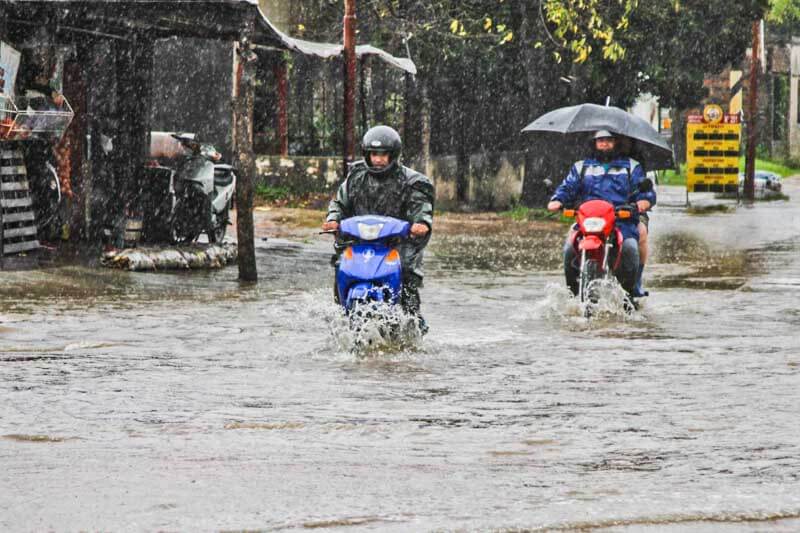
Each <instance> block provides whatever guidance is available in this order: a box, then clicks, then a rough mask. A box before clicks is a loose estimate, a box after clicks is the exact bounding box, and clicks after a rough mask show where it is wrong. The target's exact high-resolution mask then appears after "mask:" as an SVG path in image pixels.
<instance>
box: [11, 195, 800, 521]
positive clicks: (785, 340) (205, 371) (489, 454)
mask: <svg viewBox="0 0 800 533" xmlns="http://www.w3.org/2000/svg"><path fill="white" fill-rule="evenodd" d="M784 187H785V192H786V193H787V194H788V195H789V196H790V197H791V198H792V200H791V201H789V202H785V201H779V202H767V203H758V204H757V205H756V206H755V207H753V208H746V207H738V208H735V209H732V210H731V211H730V212H713V211H712V212H709V213H706V214H702V215H698V214H690V213H687V211H686V210H685V209H684V208H683V207H680V208H679V207H670V206H669V205H662V206H659V208H658V209H657V211H656V213H655V214H654V216H653V219H652V224H651V232H652V238H653V260H652V264H651V265H650V266H648V269H647V271H646V276H647V278H646V280H647V281H646V285H647V288H648V289H649V290H650V291H651V294H652V296H651V297H650V298H649V299H647V301H645V303H644V305H643V307H642V309H641V310H640V311H639V312H637V313H635V314H634V315H633V316H625V315H623V314H621V313H616V314H614V313H610V314H608V315H607V316H601V317H599V318H598V319H597V320H592V321H591V322H587V321H586V320H585V319H584V318H582V316H581V314H580V310H579V309H577V308H576V306H575V305H574V303H572V302H570V301H569V298H568V297H567V296H566V295H565V289H563V287H562V286H563V280H562V275H561V272H560V270H559V263H560V249H561V241H562V239H563V236H564V233H565V228H566V226H560V227H552V226H548V225H545V224H539V225H538V226H537V225H535V224H531V225H530V226H529V225H526V224H522V223H512V222H508V221H500V220H499V219H492V220H489V221H487V222H486V223H485V224H481V223H479V222H476V223H475V224H474V225H470V224H467V225H466V226H465V227H464V228H463V231H460V232H459V231H455V230H452V228H456V229H457V228H458V227H459V224H462V223H463V224H466V222H458V219H456V221H451V222H450V223H449V225H450V227H451V230H452V231H448V232H442V233H440V234H434V237H433V241H432V244H431V247H430V252H431V253H430V254H429V257H428V262H427V272H428V275H427V277H426V280H425V283H426V287H425V289H424V290H423V292H422V297H423V312H424V314H425V316H426V318H427V320H428V322H429V324H430V326H431V331H430V333H429V334H428V335H427V337H426V338H425V339H424V341H422V342H419V343H417V344H416V345H415V347H413V348H411V349H403V350H385V351H380V352H373V353H368V354H361V355H359V354H354V353H353V352H352V351H351V350H349V349H348V347H347V342H346V341H347V339H346V331H343V330H345V329H346V328H345V327H344V324H345V323H344V321H343V320H342V318H341V317H340V316H339V314H338V311H337V309H336V307H335V306H334V305H333V304H332V303H331V301H330V300H331V298H330V293H331V277H332V271H331V268H330V266H329V263H328V261H329V257H330V241H329V239H327V238H326V237H325V236H321V237H320V236H316V235H311V234H309V235H308V236H307V237H303V238H293V239H288V238H274V237H273V236H272V235H262V234H258V235H257V247H258V249H257V253H258V267H259V275H260V282H259V284H258V285H257V286H255V287H247V286H240V285H239V283H238V282H237V280H236V277H237V270H236V267H229V268H226V269H224V270H221V271H217V272H210V273H198V272H194V273H191V274H187V273H158V274H152V273H128V272H120V271H114V270H108V269H101V268H97V269H93V268H87V267H78V266H71V267H63V268H51V269H46V270H42V271H14V272H2V274H0V402H2V405H3V409H2V411H0V461H1V462H2V465H3V468H2V470H0V530H3V531H35V530H49V529H52V530H58V531H61V530H69V531H73V530H112V531H129V530H135V531H142V530H170V531H192V530H203V531H208V530H284V529H308V528H314V529H316V528H318V529H333V530H338V531H347V530H352V531H368V530H374V531H420V530H423V531H425V530H465V531H472V530H494V531H511V530H515V529H516V528H519V529H531V530H538V529H545V530H546V529H564V530H570V529H587V530H589V529H598V530H603V531H643V530H644V531H650V530H652V531H656V530H657V531H685V530H687V529H689V528H690V529H691V530H693V531H736V532H749V531H796V530H798V529H800V432H799V431H798V430H797V413H798V409H800V397H798V390H800V337H798V334H797V330H795V328H796V327H800V310H799V309H798V305H797V299H798V295H800V267H799V266H798V262H797V257H798V254H800V204H798V201H797V199H798V198H800V183H798V180H797V179H794V180H788V181H787V182H786V183H785V184H784ZM665 203H668V202H665ZM540 226H541V227H540ZM532 228H535V229H532ZM262 236H269V237H270V238H269V240H266V241H263V240H260V238H261V237H262Z"/></svg>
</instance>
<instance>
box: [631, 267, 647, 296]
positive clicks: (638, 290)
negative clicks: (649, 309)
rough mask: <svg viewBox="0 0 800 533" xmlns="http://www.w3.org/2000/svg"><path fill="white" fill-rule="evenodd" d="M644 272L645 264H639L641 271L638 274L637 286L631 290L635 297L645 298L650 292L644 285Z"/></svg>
mask: <svg viewBox="0 0 800 533" xmlns="http://www.w3.org/2000/svg"><path fill="white" fill-rule="evenodd" d="M643 272H644V265H642V264H640V265H639V271H638V272H637V275H636V286H635V287H634V288H633V291H631V295H632V296H633V297H634V298H644V297H645V296H648V295H649V294H650V293H648V292H647V291H646V290H644V288H643V287H642V273H643Z"/></svg>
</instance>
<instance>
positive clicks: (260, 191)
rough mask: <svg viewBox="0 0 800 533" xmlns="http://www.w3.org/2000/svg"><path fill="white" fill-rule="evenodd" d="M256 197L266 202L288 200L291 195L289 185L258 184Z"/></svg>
mask: <svg viewBox="0 0 800 533" xmlns="http://www.w3.org/2000/svg"><path fill="white" fill-rule="evenodd" d="M255 192H256V197H258V199H260V200H263V201H265V202H270V203H272V202H277V201H280V200H286V199H287V198H289V197H290V196H291V194H292V193H291V191H290V190H289V187H273V186H272V185H265V184H263V183H262V184H259V185H256V190H255Z"/></svg>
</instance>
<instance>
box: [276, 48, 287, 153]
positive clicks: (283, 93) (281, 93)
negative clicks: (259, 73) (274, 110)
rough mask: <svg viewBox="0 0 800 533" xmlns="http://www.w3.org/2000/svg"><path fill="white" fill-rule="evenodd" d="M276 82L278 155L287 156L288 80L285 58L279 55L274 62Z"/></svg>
mask: <svg viewBox="0 0 800 533" xmlns="http://www.w3.org/2000/svg"><path fill="white" fill-rule="evenodd" d="M274 73H275V79H276V80H277V82H278V128H277V129H278V154H279V155H282V156H287V155H289V79H288V69H287V66H286V58H285V57H284V56H283V54H281V55H280V56H279V57H278V60H277V61H276V62H275V67H274Z"/></svg>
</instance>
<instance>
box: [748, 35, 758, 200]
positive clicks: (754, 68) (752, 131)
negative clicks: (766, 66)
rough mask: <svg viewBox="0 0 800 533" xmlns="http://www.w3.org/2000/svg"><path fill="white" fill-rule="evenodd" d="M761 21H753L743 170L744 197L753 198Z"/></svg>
mask: <svg viewBox="0 0 800 533" xmlns="http://www.w3.org/2000/svg"><path fill="white" fill-rule="evenodd" d="M760 33H761V21H759V20H756V21H753V49H752V54H751V56H750V91H749V94H748V95H747V157H746V159H745V170H744V197H745V200H747V201H748V202H752V201H754V200H755V192H756V190H755V172H756V144H757V143H758V56H759V50H758V47H759V44H760V41H761V35H760Z"/></svg>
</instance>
